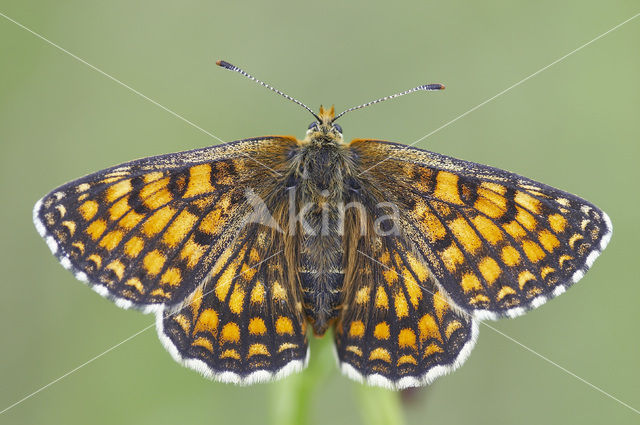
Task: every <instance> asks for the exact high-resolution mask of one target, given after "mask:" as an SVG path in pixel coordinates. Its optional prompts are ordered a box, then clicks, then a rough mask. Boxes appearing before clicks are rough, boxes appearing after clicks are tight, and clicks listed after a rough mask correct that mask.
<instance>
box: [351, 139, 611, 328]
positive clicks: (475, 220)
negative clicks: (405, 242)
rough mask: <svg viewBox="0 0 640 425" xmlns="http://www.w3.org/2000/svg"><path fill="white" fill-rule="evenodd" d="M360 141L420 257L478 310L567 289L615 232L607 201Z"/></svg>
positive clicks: (375, 181) (522, 304)
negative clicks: (604, 208) (600, 205)
mask: <svg viewBox="0 0 640 425" xmlns="http://www.w3.org/2000/svg"><path fill="white" fill-rule="evenodd" d="M351 147H352V149H353V150H354V151H355V152H356V153H357V155H358V158H360V161H361V167H362V169H363V173H362V178H363V179H366V180H368V181H370V182H371V184H372V185H373V186H375V187H377V188H379V190H380V191H381V192H382V193H385V194H387V195H386V196H387V197H388V198H389V199H393V200H394V202H397V203H398V205H399V206H400V210H401V211H403V216H402V230H403V232H404V233H405V234H406V235H407V237H408V239H409V240H411V241H412V242H413V245H414V248H415V250H416V251H417V252H418V253H419V254H420V257H421V258H420V261H421V262H422V263H423V264H424V265H425V266H426V267H428V269H429V271H430V273H432V274H433V275H434V276H435V278H436V279H437V282H438V284H439V285H440V287H441V288H442V289H443V290H444V291H445V292H446V294H447V296H448V297H449V298H450V300H451V301H452V302H453V303H455V304H456V305H457V306H459V307H460V308H462V309H463V310H465V311H468V312H470V313H473V314H474V315H475V317H478V318H497V317H499V316H517V315H519V314H522V313H523V312H524V311H525V310H526V309H529V308H535V307H537V306H539V305H541V304H543V303H544V302H545V301H546V300H547V299H548V298H550V297H553V296H556V295H558V294H560V293H562V292H564V290H565V289H566V288H567V287H568V286H569V285H571V284H573V283H575V282H576V281H578V280H579V279H580V278H581V277H582V276H583V275H584V272H585V271H586V270H587V269H588V268H589V267H590V266H591V264H592V263H593V261H594V260H595V258H596V257H597V256H598V254H599V253H600V252H601V251H602V250H603V249H604V247H605V246H606V244H607V242H608V241H609V238H610V236H611V222H610V221H609V218H608V217H607V215H606V214H605V213H604V212H603V211H601V210H600V209H598V208H597V207H595V206H594V205H592V204H590V203H589V202H587V201H585V200H583V199H581V198H579V197H577V196H575V195H571V194H569V193H566V192H563V191H560V190H558V189H554V188H552V187H549V186H546V185H544V184H541V183H538V182H535V181H532V180H530V179H527V178H524V177H521V176H518V175H515V174H512V173H509V172H506V171H503V170H499V169H496V168H492V167H488V166H484V165H480V164H474V163H471V162H466V161H462V160H458V159H455V158H451V157H447V156H444V155H439V154H436V153H432V152H428V151H423V150H420V149H415V148H410V147H407V146H404V145H398V144H393V143H388V142H382V141H374V140H355V141H353V142H352V143H351ZM380 161H383V163H382V164H379V165H376V164H378V163H379V162H380Z"/></svg>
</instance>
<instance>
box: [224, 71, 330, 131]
mask: <svg viewBox="0 0 640 425" xmlns="http://www.w3.org/2000/svg"><path fill="white" fill-rule="evenodd" d="M216 65H218V66H221V67H223V68H226V69H228V70H230V71H235V72H237V73H239V74H242V75H244V76H245V77H247V78H248V79H250V80H251V81H255V82H256V83H258V84H260V85H261V86H262V87H266V88H268V89H269V90H271V91H274V92H276V93H278V94H279V95H280V96H282V97H284V98H286V99H289V100H290V101H292V102H293V103H297V104H298V105H300V106H302V107H303V108H304V109H306V110H307V111H309V112H311V115H313V116H314V117H315V119H317V120H318V122H322V120H321V119H320V117H319V116H317V115H316V113H315V112H313V110H312V109H311V108H309V107H308V106H307V105H305V104H304V103H302V102H300V101H299V100H297V99H294V98H293V97H291V96H289V95H288V94H286V93H283V92H281V91H280V90H278V89H277V88H275V87H272V86H270V85H269V84H267V83H265V82H263V81H260V80H258V79H257V78H256V77H254V76H252V75H250V74H248V73H247V72H246V71H244V70H243V69H241V68H238V67H237V66H235V65H232V64H230V63H229V62H227V61H222V60H219V61H216Z"/></svg>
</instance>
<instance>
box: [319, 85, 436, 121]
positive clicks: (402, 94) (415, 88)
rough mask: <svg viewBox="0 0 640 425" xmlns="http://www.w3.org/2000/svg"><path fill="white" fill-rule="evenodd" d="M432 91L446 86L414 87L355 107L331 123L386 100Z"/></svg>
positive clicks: (340, 114) (343, 112) (342, 113)
mask: <svg viewBox="0 0 640 425" xmlns="http://www.w3.org/2000/svg"><path fill="white" fill-rule="evenodd" d="M420 90H423V91H432V90H444V86H443V85H442V84H425V85H422V86H418V87H414V88H412V89H410V90H406V91H403V92H401V93H396V94H392V95H390V96H385V97H381V98H380V99H376V100H372V101H371V102H367V103H363V104H362V105H358V106H354V107H353V108H349V109H347V110H346V111H342V112H341V113H339V114H338V115H337V116H336V117H335V118H334V119H333V120H332V121H331V122H335V121H336V120H337V119H338V118H340V117H341V116H343V115H344V114H346V113H347V112H351V111H355V110H356V109H362V108H366V107H367V106H370V105H375V104H376V103H380V102H384V101H385V100H389V99H393V98H395V97H400V96H404V95H405V94H409V93H413V92H415V91H420Z"/></svg>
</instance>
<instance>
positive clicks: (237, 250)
mask: <svg viewBox="0 0 640 425" xmlns="http://www.w3.org/2000/svg"><path fill="white" fill-rule="evenodd" d="M218 65H220V66H222V67H224V68H227V69H230V70H233V71H236V72H239V73H241V74H243V75H245V76H247V77H249V78H251V79H253V80H255V81H257V82H259V83H260V84H262V85H264V86H266V87H268V88H270V89H271V90H274V91H276V92H278V93H280V94H282V95H283V96H285V97H287V98H288V99H290V100H292V101H294V102H296V103H298V104H300V105H301V106H303V107H305V108H306V109H307V110H309V111H310V112H311V113H312V114H313V115H314V117H315V118H316V121H314V122H313V123H312V124H311V125H310V126H309V128H308V130H307V133H306V137H305V138H304V139H303V140H298V139H296V138H295V137H288V136H268V137H258V138H254V139H247V140H240V141H236V142H231V143H226V144H222V145H218V146H212V147H209V148H204V149H198V150H192V151H188V152H181V153H175V154H169V155H162V156H156V157H151V158H145V159H140V160H137V161H132V162H128V163H125V164H122V165H118V166H115V167H112V168H109V169H106V170H103V171H99V172H97V173H94V174H91V175H88V176H86V177H83V178H81V179H79V180H75V181H73V182H71V183H68V184H66V185H64V186H61V187H59V188H57V189H55V190H53V191H52V192H51V193H50V194H48V195H46V196H45V197H44V198H43V199H42V200H40V201H38V203H37V204H36V206H35V209H34V222H35V225H36V227H37V229H38V232H40V234H41V235H42V237H44V238H45V240H46V241H47V244H48V245H49V247H50V248H51V251H53V253H54V254H55V255H56V257H57V258H58V259H59V260H60V262H61V264H62V265H63V266H64V267H65V268H67V269H70V270H71V271H72V272H73V273H74V274H75V276H76V277H77V278H78V279H79V280H81V281H83V282H86V283H88V284H89V285H90V286H91V287H92V288H93V289H94V290H95V291H96V292H98V293H99V294H100V295H102V296H105V297H107V298H109V299H111V300H113V301H115V303H116V304H117V305H118V306H120V307H123V308H138V309H140V310H142V311H144V312H154V313H155V314H156V316H157V330H158V335H159V337H160V339H161V341H162V343H163V344H164V345H165V347H166V348H167V350H169V352H170V353H171V355H172V356H173V357H174V358H175V359H176V360H177V361H179V362H181V363H182V364H184V365H186V366H188V367H191V368H193V369H196V370H198V371H199V372H201V373H203V374H204V375H206V376H208V377H210V378H213V379H216V380H220V381H224V382H234V383H240V384H250V383H254V382H260V381H267V380H270V379H274V378H281V377H284V376H286V375H288V374H290V373H292V372H294V371H299V370H301V369H303V368H304V367H305V365H306V364H307V360H308V352H309V350H308V343H307V325H309V327H310V328H311V330H312V331H313V333H314V334H315V335H317V336H320V335H323V334H324V333H325V331H327V329H329V328H330V327H332V328H333V334H334V338H335V347H336V352H337V355H338V359H339V363H340V367H341V370H342V371H343V372H344V373H345V374H346V375H348V376H349V377H351V378H354V379H356V380H360V381H365V382H367V383H369V384H373V385H380V386H385V387H389V388H394V389H401V388H406V387H413V386H419V385H425V384H428V383H430V382H432V381H433V380H434V379H435V378H436V377H438V376H440V375H442V374H444V373H447V372H449V371H451V370H453V369H455V368H457V367H459V366H460V365H461V364H462V363H463V362H464V361H465V359H466V358H467V356H468V355H469V353H470V352H471V349H472V348H473V345H474V343H475V340H476V338H477V335H478V321H479V320H484V319H497V318H499V317H515V316H518V315H520V314H522V313H524V312H525V311H527V310H528V309H532V308H536V307H539V306H540V305H542V304H543V303H545V302H546V301H547V300H548V299H550V298H553V297H555V296H557V295H559V294H561V293H563V292H564V291H565V289H566V288H568V287H569V286H571V285H572V284H573V283H575V282H577V281H578V280H580V279H581V278H582V277H583V275H584V273H585V272H586V271H587V269H588V268H589V267H590V266H591V265H592V264H593V262H594V260H595V258H596V257H597V256H598V254H599V253H600V252H601V251H602V250H603V249H604V248H605V246H606V245H607V242H608V241H609V239H610V237H611V231H612V226H611V222H610V220H609V218H608V217H607V215H606V214H605V213H604V212H603V211H602V210H600V209H599V208H597V207H595V206H594V205H593V204H591V203H589V202H587V201H585V200H583V199H581V198H579V197H577V196H575V195H572V194H569V193H566V192H563V191H560V190H558V189H554V188H552V187H549V186H546V185H544V184H541V183H537V182H535V181H532V180H529V179H527V178H525V177H521V176H518V175H516V174H512V173H509V172H507V171H502V170H499V169H496V168H492V167H488V166H485V165H480V164H474V163H471V162H466V161H462V160H458V159H454V158H451V157H447V156H444V155H439V154H437V153H433V152H428V151H424V150H421V149H416V148H412V147H408V146H404V145H400V144H396V143H390V142H385V141H380V140H365V139H355V140H352V141H351V142H349V143H346V142H345V141H344V139H343V136H342V129H341V127H340V126H339V125H338V124H336V120H337V119H338V118H339V117H341V116H342V115H343V114H344V112H343V113H342V114H340V115H338V116H335V114H334V109H333V108H331V109H330V110H327V109H324V108H322V107H321V108H320V110H319V112H318V113H317V114H315V113H314V112H313V111H312V110H311V109H309V108H308V107H307V106H305V105H304V104H302V103H301V102H298V101H297V100H295V99H293V98H291V97H289V96H287V95H285V94H283V93H281V92H279V91H278V90H276V89H274V88H272V87H271V86H269V85H267V84H265V83H262V82H261V81H259V80H256V79H254V78H253V77H251V76H250V75H248V74H247V73H245V72H244V71H242V70H241V69H239V68H237V67H235V66H233V65H231V64H229V63H227V62H223V61H219V62H218ZM442 88H444V87H443V86H441V85H439V84H430V85H425V86H420V87H417V88H415V89H412V90H408V91H407V92H404V93H399V94H398V95H402V94H406V93H409V92H413V91H417V90H439V89H442ZM398 95H394V96H389V97H386V98H382V99H378V100H377V101H374V102H369V103H368V104H365V105H360V106H358V107H355V108H351V109H349V110H347V111H345V112H348V111H351V110H354V109H358V108H360V107H363V106H367V105H369V104H372V103H376V102H379V101H381V100H385V99H388V98H392V97H396V96H398Z"/></svg>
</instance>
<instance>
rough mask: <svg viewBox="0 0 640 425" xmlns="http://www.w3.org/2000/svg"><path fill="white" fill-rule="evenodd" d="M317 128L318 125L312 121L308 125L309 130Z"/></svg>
mask: <svg viewBox="0 0 640 425" xmlns="http://www.w3.org/2000/svg"><path fill="white" fill-rule="evenodd" d="M317 126H318V123H317V122H315V121H314V122H312V123H311V124H309V130H311V129H314V128H316V127H317Z"/></svg>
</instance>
